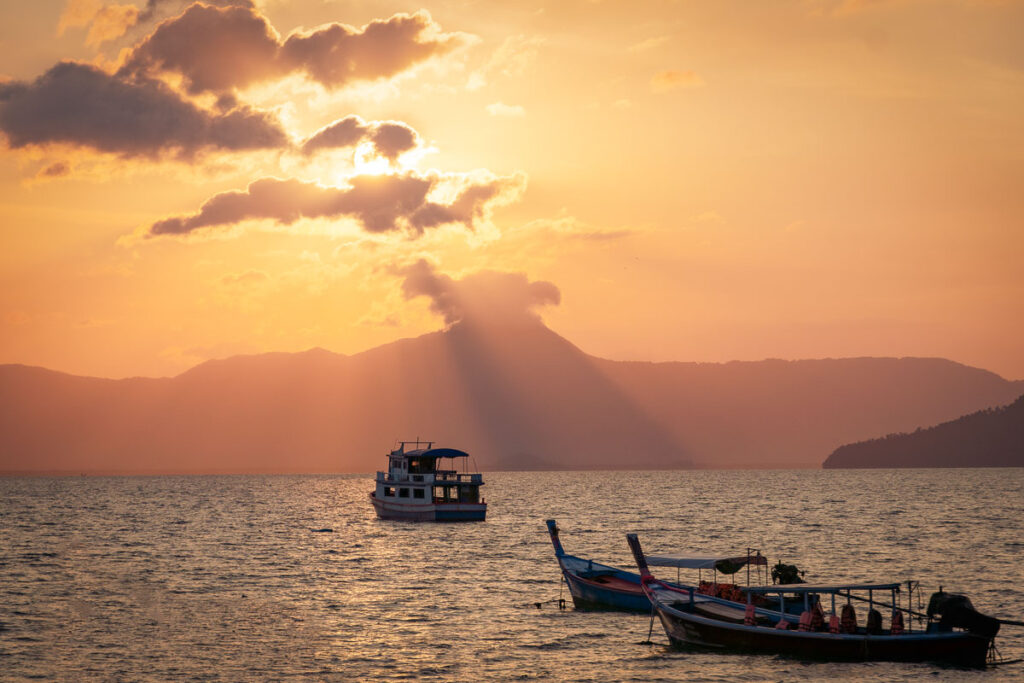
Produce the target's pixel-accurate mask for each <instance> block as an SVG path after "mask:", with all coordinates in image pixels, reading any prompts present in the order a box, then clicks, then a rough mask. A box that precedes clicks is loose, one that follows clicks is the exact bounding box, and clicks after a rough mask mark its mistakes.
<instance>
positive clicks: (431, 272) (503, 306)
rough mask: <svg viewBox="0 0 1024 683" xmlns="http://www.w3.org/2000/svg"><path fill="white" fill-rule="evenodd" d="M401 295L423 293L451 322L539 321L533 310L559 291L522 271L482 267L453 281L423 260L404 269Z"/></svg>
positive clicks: (552, 301)
mask: <svg viewBox="0 0 1024 683" xmlns="http://www.w3.org/2000/svg"><path fill="white" fill-rule="evenodd" d="M401 274H402V275H404V276H405V280H404V281H403V282H402V294H403V296H405V298H406V299H413V298H415V297H418V296H425V297H428V298H429V299H430V310H432V311H434V312H435V313H437V314H438V315H440V316H442V317H443V318H444V321H445V323H446V324H448V325H451V324H453V323H456V322H459V321H461V320H467V321H474V320H490V321H494V322H504V323H519V322H524V321H534V320H539V319H540V318H539V316H538V315H537V313H536V312H535V309H537V308H540V307H542V306H549V305H555V306H557V305H558V304H560V303H561V300H562V294H561V292H560V291H559V290H558V287H556V286H555V285H554V284H552V283H550V282H546V281H543V280H538V281H534V282H530V281H529V280H528V279H527V277H526V275H525V274H523V273H500V272H496V271H491V270H484V271H480V272H478V273H473V274H471V275H467V276H466V277H464V278H462V279H461V280H454V279H452V278H451V277H449V276H448V275H444V274H442V273H438V272H437V270H436V269H435V268H434V266H433V265H431V264H430V263H428V262H427V261H425V260H422V259H421V260H420V261H418V262H416V263H415V264H413V265H411V266H408V267H407V268H404V269H403V270H402V271H401Z"/></svg>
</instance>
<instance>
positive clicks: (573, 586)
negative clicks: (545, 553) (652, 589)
mask: <svg viewBox="0 0 1024 683" xmlns="http://www.w3.org/2000/svg"><path fill="white" fill-rule="evenodd" d="M560 564H561V563H560ZM626 574H627V572H621V573H620V574H619V575H616V576H610V577H601V579H603V580H596V579H594V580H591V579H585V578H582V577H580V576H578V575H576V574H574V573H573V572H572V571H571V570H569V569H567V568H566V567H565V565H564V564H563V565H562V575H563V576H564V577H565V583H566V584H567V585H568V586H569V594H570V595H571V596H572V602H573V604H574V605H575V606H576V607H577V608H579V609H587V610H621V611H628V612H650V611H651V601H650V600H648V599H647V596H646V595H644V591H643V588H642V587H641V586H640V576H639V575H636V577H635V580H633V581H630V577H629V576H626Z"/></svg>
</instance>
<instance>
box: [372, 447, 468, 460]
mask: <svg viewBox="0 0 1024 683" xmlns="http://www.w3.org/2000/svg"><path fill="white" fill-rule="evenodd" d="M391 457H393V458H399V457H406V458H468V457H469V453H466V452H465V451H460V450H457V449H455V448H420V449H418V450H415V451H405V452H404V453H403V452H401V451H399V452H392V453H391Z"/></svg>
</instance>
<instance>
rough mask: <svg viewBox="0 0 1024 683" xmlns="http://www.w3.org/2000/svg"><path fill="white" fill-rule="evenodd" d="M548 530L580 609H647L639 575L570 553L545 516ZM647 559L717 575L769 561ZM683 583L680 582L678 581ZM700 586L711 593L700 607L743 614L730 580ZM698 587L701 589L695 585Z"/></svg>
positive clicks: (755, 557)
mask: <svg viewBox="0 0 1024 683" xmlns="http://www.w3.org/2000/svg"><path fill="white" fill-rule="evenodd" d="M547 527H548V534H550V536H551V543H552V545H553V546H554V547H555V558H556V559H557V560H558V566H559V567H560V568H561V570H562V576H563V577H564V578H565V583H566V585H567V586H568V587H569V594H570V595H572V601H573V604H574V605H575V606H576V607H577V608H579V609H612V610H626V611H632V612H650V611H651V601H650V600H649V599H648V598H647V596H646V595H645V594H644V590H643V587H642V586H641V584H640V575H639V574H637V573H635V572H629V571H626V570H623V569H619V568H618V567H612V566H610V565H607V564H601V563H600V562H595V561H594V560H590V559H584V558H582V557H577V556H575V555H569V554H567V553H566V552H565V550H564V549H563V548H562V542H561V540H560V539H559V530H558V525H557V524H555V520H553V519H549V520H547ZM648 560H649V561H650V562H651V563H652V564H655V565H657V566H663V567H676V569H677V570H678V569H681V568H682V569H697V570H710V571H711V572H713V573H714V574H715V575H716V576H717V573H718V572H722V571H726V572H727V573H735V572H736V571H738V570H739V569H740V568H742V567H749V566H767V564H768V561H767V560H766V559H765V557H764V556H763V555H761V554H760V553H757V554H753V555H752V554H750V553H749V552H748V553H747V554H746V555H740V556H723V555H694V554H673V555H657V556H650V557H649V558H648ZM674 585H678V586H680V587H683V584H681V583H677V584H674ZM703 589H704V590H705V591H707V592H708V593H713V595H705V596H704V597H705V598H706V599H705V600H704V601H703V607H704V608H705V609H708V610H713V611H715V610H729V609H731V610H732V611H733V612H735V611H736V609H739V613H740V616H741V617H742V614H743V612H742V606H741V605H739V604H738V603H737V602H736V600H734V599H733V598H739V597H740V595H741V589H740V588H739V587H738V586H736V584H732V583H719V582H718V581H717V580H716V581H714V582H705V583H704V584H703ZM697 590H701V586H700V585H698V587H697Z"/></svg>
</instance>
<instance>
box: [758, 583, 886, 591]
mask: <svg viewBox="0 0 1024 683" xmlns="http://www.w3.org/2000/svg"><path fill="white" fill-rule="evenodd" d="M900 585H901V584H899V583H777V584H775V585H774V586H751V587H749V588H744V590H748V591H750V592H751V593H840V592H843V591H880V590H894V589H895V590H899V589H900Z"/></svg>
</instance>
